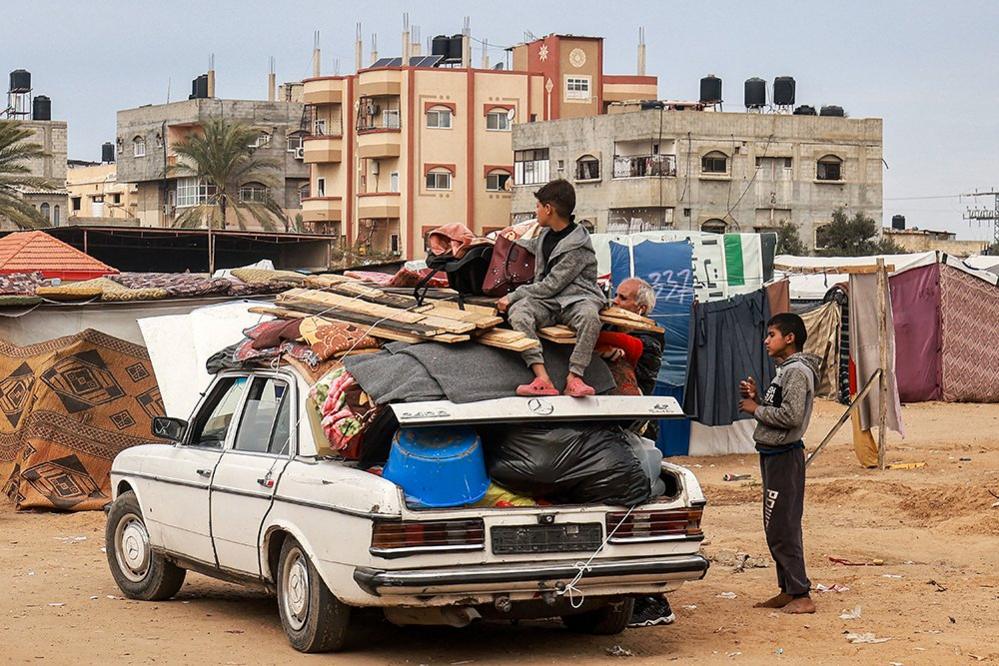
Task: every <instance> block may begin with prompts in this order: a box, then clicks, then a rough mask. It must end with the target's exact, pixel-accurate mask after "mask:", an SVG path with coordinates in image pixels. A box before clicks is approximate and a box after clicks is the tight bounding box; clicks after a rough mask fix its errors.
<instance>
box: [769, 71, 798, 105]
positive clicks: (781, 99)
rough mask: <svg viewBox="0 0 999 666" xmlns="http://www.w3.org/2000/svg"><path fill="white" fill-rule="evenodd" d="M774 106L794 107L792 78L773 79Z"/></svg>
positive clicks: (780, 77) (779, 77)
mask: <svg viewBox="0 0 999 666" xmlns="http://www.w3.org/2000/svg"><path fill="white" fill-rule="evenodd" d="M774 104H776V105H777V106H794V77H791V76H778V77H777V78H776V79H774Z"/></svg>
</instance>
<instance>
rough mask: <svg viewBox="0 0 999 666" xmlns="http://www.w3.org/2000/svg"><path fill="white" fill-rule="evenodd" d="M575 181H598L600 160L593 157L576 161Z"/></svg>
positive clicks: (585, 156)
mask: <svg viewBox="0 0 999 666" xmlns="http://www.w3.org/2000/svg"><path fill="white" fill-rule="evenodd" d="M576 180H600V160H598V159H597V158H596V157H594V156H593V155H583V156H582V157H580V158H579V159H578V160H576Z"/></svg>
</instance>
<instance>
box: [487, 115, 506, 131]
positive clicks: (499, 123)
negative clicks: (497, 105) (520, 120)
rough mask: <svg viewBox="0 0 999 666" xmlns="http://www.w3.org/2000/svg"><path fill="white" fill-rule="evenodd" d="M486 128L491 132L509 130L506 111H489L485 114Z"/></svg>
mask: <svg viewBox="0 0 999 666" xmlns="http://www.w3.org/2000/svg"><path fill="white" fill-rule="evenodd" d="M486 129H487V130H491V131H493V132H509V131H510V116H508V115H507V112H506V111H490V112H489V113H487V114H486Z"/></svg>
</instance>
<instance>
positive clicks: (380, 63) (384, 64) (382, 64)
mask: <svg viewBox="0 0 999 666" xmlns="http://www.w3.org/2000/svg"><path fill="white" fill-rule="evenodd" d="M390 62H392V58H379V59H378V60H376V61H374V62H373V63H372V64H371V66H372V67H388V66H389V63H390Z"/></svg>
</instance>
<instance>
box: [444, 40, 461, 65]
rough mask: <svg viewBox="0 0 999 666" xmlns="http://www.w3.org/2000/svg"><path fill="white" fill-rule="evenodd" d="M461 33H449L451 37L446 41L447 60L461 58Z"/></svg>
mask: <svg viewBox="0 0 999 666" xmlns="http://www.w3.org/2000/svg"><path fill="white" fill-rule="evenodd" d="M461 41H462V38H461V35H460V34H458V35H451V39H449V40H448V42H447V59H448V60H461V51H462V48H461Z"/></svg>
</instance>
